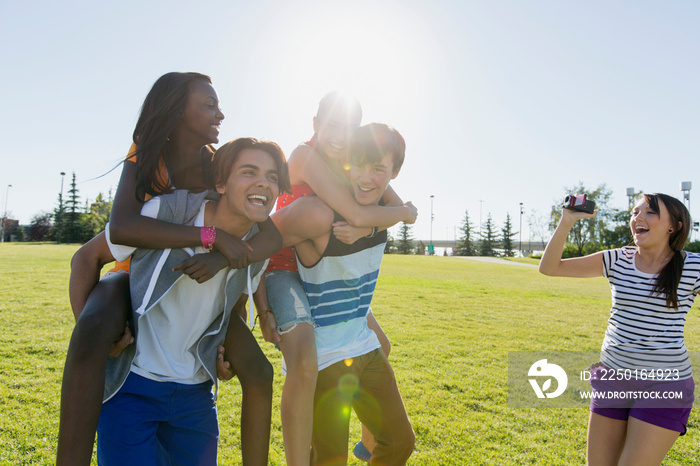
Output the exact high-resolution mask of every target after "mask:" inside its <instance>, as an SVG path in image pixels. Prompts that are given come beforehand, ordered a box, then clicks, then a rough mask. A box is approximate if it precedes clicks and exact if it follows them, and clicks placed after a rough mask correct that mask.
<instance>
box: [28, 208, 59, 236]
mask: <svg viewBox="0 0 700 466" xmlns="http://www.w3.org/2000/svg"><path fill="white" fill-rule="evenodd" d="M51 218H53V214H52V213H50V212H41V213H38V214H36V215H35V216H34V217H32V221H31V222H30V223H29V234H28V237H27V239H28V240H29V241H46V239H47V236H48V234H49V231H51Z"/></svg>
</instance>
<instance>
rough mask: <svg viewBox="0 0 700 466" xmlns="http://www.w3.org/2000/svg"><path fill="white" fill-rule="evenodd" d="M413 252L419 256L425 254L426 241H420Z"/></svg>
mask: <svg viewBox="0 0 700 466" xmlns="http://www.w3.org/2000/svg"><path fill="white" fill-rule="evenodd" d="M413 253H414V254H415V255H417V256H425V243H423V241H418V245H417V246H416V247H415V248H414V250H413ZM433 254H435V252H433Z"/></svg>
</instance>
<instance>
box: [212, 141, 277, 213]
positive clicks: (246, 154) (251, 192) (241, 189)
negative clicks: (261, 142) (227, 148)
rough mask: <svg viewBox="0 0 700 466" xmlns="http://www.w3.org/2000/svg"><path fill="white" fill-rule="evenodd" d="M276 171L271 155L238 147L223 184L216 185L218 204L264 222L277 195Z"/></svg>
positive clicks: (233, 211) (262, 151) (231, 211)
mask: <svg viewBox="0 0 700 466" xmlns="http://www.w3.org/2000/svg"><path fill="white" fill-rule="evenodd" d="M279 176H280V175H279V173H278V169H277V164H276V163H275V159H274V158H273V157H272V156H271V155H270V154H269V153H267V152H265V151H264V150H261V149H250V148H246V149H243V150H241V152H240V154H239V155H238V157H237V159H236V161H235V163H234V164H233V166H232V167H231V172H230V174H229V176H228V178H227V179H226V182H225V184H223V185H219V186H217V187H216V190H217V191H218V192H219V193H220V194H221V200H220V201H219V204H220V205H222V206H223V207H225V208H227V209H228V210H229V211H230V213H231V214H233V215H237V216H242V217H244V218H246V219H248V220H252V221H253V222H264V221H265V220H266V219H267V218H268V217H269V215H270V211H271V210H272V206H273V205H274V201H275V199H277V196H278V195H279Z"/></svg>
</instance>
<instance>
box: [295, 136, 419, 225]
mask: <svg viewBox="0 0 700 466" xmlns="http://www.w3.org/2000/svg"><path fill="white" fill-rule="evenodd" d="M289 173H290V177H291V178H292V179H293V180H295V183H296V184H298V183H306V184H308V185H309V186H310V187H311V189H313V190H314V192H315V193H316V195H317V196H318V197H320V198H321V199H322V200H323V201H324V202H326V204H328V205H329V206H330V207H331V208H332V209H333V210H335V211H336V212H338V213H339V214H340V215H342V216H343V217H344V218H345V219H346V220H347V221H348V223H350V224H351V225H354V226H357V227H373V226H384V227H390V226H392V225H394V224H396V223H399V222H406V223H414V222H415V221H416V216H417V214H418V212H417V210H416V209H415V207H413V205H412V204H410V203H409V204H402V205H400V206H394V207H381V206H361V205H360V204H358V203H357V201H355V198H354V196H353V195H352V193H351V192H350V190H349V189H348V186H347V184H346V181H345V180H343V179H342V178H341V177H340V176H338V175H337V174H336V173H335V172H333V171H332V170H331V169H330V168H329V167H328V165H327V164H326V162H325V161H324V160H323V158H322V157H321V156H320V155H319V154H318V153H317V152H316V151H314V150H313V149H312V148H310V147H308V146H303V145H302V146H299V147H297V148H296V149H295V150H294V152H293V153H292V155H291V156H290V158H289Z"/></svg>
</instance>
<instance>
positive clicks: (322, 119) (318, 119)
mask: <svg viewBox="0 0 700 466" xmlns="http://www.w3.org/2000/svg"><path fill="white" fill-rule="evenodd" d="M361 120H362V110H361V109H360V104H359V103H358V102H357V101H356V100H354V99H352V98H351V97H349V96H347V95H345V94H342V93H338V92H331V93H329V94H327V95H326V96H324V98H323V99H322V100H321V104H320V105H319V109H318V113H317V115H316V116H315V117H314V133H315V136H316V150H318V151H319V152H320V153H321V154H322V155H325V156H327V157H329V158H330V159H333V160H342V159H344V158H346V157H347V154H348V147H349V145H350V137H351V136H352V133H353V131H354V130H355V129H357V127H358V126H360V121H361Z"/></svg>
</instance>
